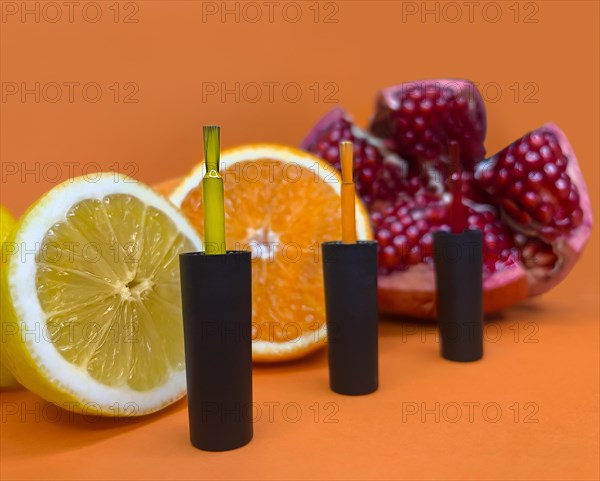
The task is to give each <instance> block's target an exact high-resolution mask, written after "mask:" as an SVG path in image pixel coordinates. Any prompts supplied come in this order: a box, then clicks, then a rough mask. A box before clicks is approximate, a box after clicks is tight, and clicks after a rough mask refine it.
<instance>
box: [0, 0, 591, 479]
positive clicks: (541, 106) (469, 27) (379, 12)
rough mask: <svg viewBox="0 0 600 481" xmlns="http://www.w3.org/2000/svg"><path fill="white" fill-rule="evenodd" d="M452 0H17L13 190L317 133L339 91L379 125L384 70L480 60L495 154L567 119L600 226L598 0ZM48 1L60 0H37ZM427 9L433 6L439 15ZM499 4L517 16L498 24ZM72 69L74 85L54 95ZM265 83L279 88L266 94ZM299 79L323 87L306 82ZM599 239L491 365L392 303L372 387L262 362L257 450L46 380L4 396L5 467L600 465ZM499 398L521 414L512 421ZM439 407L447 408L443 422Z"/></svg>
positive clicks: (434, 475)
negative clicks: (70, 409)
mask: <svg viewBox="0 0 600 481" xmlns="http://www.w3.org/2000/svg"><path fill="white" fill-rule="evenodd" d="M55 3H58V4H59V5H63V4H62V3H61V2H55ZM76 3H77V2H76ZM256 3H258V4H259V5H262V2H256ZM451 3H453V4H454V5H456V4H458V5H459V7H460V9H461V13H462V18H461V19H460V20H458V21H457V22H456V23H452V22H451V20H453V19H456V15H457V12H456V10H452V8H455V7H452V6H450V7H446V6H445V5H446V4H443V3H442V2H429V3H427V4H426V5H425V6H423V5H422V3H421V2H394V1H389V2H374V1H373V2H367V1H365V2H361V1H338V2H322V3H320V4H317V6H316V7H315V4H314V2H312V1H311V2H299V5H300V8H301V12H302V14H303V15H302V18H301V19H300V20H299V21H298V22H296V23H291V21H290V19H293V16H294V15H295V14H296V13H295V11H294V10H293V8H295V7H294V6H292V7H290V6H287V7H286V6H285V4H290V2H280V3H278V4H277V5H279V7H278V8H276V9H275V11H274V15H273V17H272V20H273V21H272V22H270V21H269V11H268V7H267V6H264V7H263V12H262V13H263V17H262V19H260V20H259V21H257V22H256V23H251V22H250V21H249V20H252V19H254V18H255V15H256V14H255V12H253V11H251V10H249V9H248V7H246V10H245V13H243V14H242V13H240V18H239V22H236V18H235V14H230V15H229V16H228V17H226V18H225V22H223V21H222V19H220V16H219V15H209V13H210V10H209V11H206V10H205V11H204V13H205V14H206V15H205V18H203V9H207V8H213V7H215V3H213V2H200V1H175V2H161V1H137V2H129V3H128V2H121V3H119V4H118V8H115V7H114V2H112V1H111V2H99V4H100V5H101V11H102V17H101V18H100V19H99V20H98V21H97V22H96V23H92V22H91V21H90V19H94V18H95V16H96V15H97V12H96V11H94V10H93V8H94V7H88V10H86V18H87V20H85V19H84V17H83V14H82V9H83V6H84V3H83V2H82V3H78V4H77V5H79V6H75V7H73V8H74V9H75V10H74V12H73V21H70V18H69V10H68V7H67V6H63V12H62V19H61V20H59V21H56V22H54V23H52V22H50V21H48V20H49V19H53V18H55V16H56V13H55V12H54V11H53V10H51V8H52V7H48V8H46V10H45V11H40V21H39V22H36V21H35V17H34V15H35V14H29V16H26V17H25V21H24V22H23V21H22V20H23V19H22V17H21V16H20V15H21V13H22V12H18V13H17V14H16V15H15V14H10V15H8V10H7V8H14V5H15V4H16V6H17V8H19V9H20V8H22V7H21V2H7V1H3V2H1V5H0V6H1V8H2V15H3V16H2V18H1V19H0V20H1V22H2V23H1V28H0V67H1V68H0V75H1V80H2V90H3V93H4V94H6V96H5V97H4V98H2V103H1V104H0V106H1V114H0V121H1V128H0V136H1V139H0V156H1V160H2V184H1V191H0V200H1V202H2V203H5V204H6V205H7V206H8V207H9V208H10V209H11V210H12V211H13V212H14V213H16V214H20V213H21V212H22V211H23V210H24V209H25V208H26V206H27V205H29V204H30V203H31V202H32V201H33V200H34V199H36V198H37V197H38V196H39V195H40V194H41V193H43V192H45V191H46V190H47V189H49V188H50V187H51V186H52V185H55V184H56V183H57V182H58V181H59V180H64V179H67V178H69V176H70V175H72V174H81V173H84V172H87V173H88V174H89V175H91V176H93V174H94V173H95V171H96V170H97V167H100V168H102V169H109V168H112V169H118V170H120V171H122V172H126V173H133V174H135V175H136V176H137V177H138V178H139V179H141V180H143V181H146V182H149V183H156V182H159V181H161V180H163V179H167V178H171V177H175V176H180V175H183V174H185V173H187V172H188V171H189V170H190V168H191V167H192V165H193V164H194V163H195V162H197V161H198V160H199V159H200V157H201V150H202V142H201V129H200V126H201V125H202V124H206V123H217V124H220V125H221V126H222V127H223V136H222V138H223V145H224V147H229V146H233V145H235V144H238V143H242V142H257V141H274V142H282V143H291V144H294V145H297V144H298V142H299V141H300V139H301V138H302V136H303V135H304V134H305V132H306V131H307V129H308V128H309V127H310V126H311V125H312V124H313V123H314V121H315V120H316V118H317V117H318V116H320V115H321V114H322V113H324V112H325V111H327V110H328V109H329V108H331V107H333V106H334V105H336V104H335V103H333V104H332V103H328V102H327V101H329V102H331V101H332V100H334V101H338V103H339V104H341V105H343V106H344V107H346V108H347V109H348V110H349V111H350V112H352V113H353V114H354V115H355V116H356V118H357V119H359V120H360V121H361V122H364V121H366V119H367V117H368V115H369V113H370V112H371V109H372V101H373V97H374V94H375V92H376V90H377V89H378V88H379V87H382V86H386V85H390V84H394V83H396V82H399V81H402V80H413V79H417V78H435V77H466V78H471V79H473V80H474V81H476V82H478V83H479V84H480V86H481V87H482V89H483V93H484V97H485V98H486V99H487V103H486V105H487V109H488V121H489V134H488V138H487V149H488V152H494V151H497V150H498V149H500V148H501V147H502V146H504V145H506V144H508V143H509V142H511V141H512V140H514V139H516V138H517V137H518V136H520V135H522V134H523V133H525V132H526V131H527V130H529V129H532V128H535V127H537V126H539V125H541V124H542V123H544V122H545V121H548V120H552V121H555V122H556V123H558V124H559V125H560V126H561V127H562V128H563V129H564V130H565V132H566V133H567V135H568V136H569V139H570V141H571V143H572V145H573V147H574V148H575V151H576V153H577V155H578V158H579V160H580V164H581V167H582V170H583V172H584V175H585V176H586V179H587V181H588V186H589V188H590V193H591V196H592V201H593V207H594V214H595V219H596V222H597V219H598V218H597V214H598V212H599V206H598V200H599V197H598V192H599V187H600V186H599V177H600V176H599V170H598V165H599V162H598V160H599V158H600V149H599V138H598V132H599V131H600V125H599V117H600V112H599V92H600V89H599V88H598V85H599V78H598V76H599V71H600V69H599V65H598V58H599V44H600V42H599V38H598V36H599V30H600V28H599V25H598V19H599V13H600V12H599V4H598V2H560V1H537V2H523V3H520V4H515V2H476V3H477V5H478V6H475V7H473V8H474V9H475V10H474V12H473V16H472V21H470V19H469V10H468V9H469V7H468V6H467V5H466V3H468V2H451ZM487 4H490V5H491V6H486V5H487ZM492 4H493V5H492ZM7 5H9V7H7ZM35 5H38V7H37V8H42V7H43V6H44V2H29V3H28V4H27V6H28V7H30V8H33V9H35V8H36V7H35ZM220 5H221V2H216V8H220ZM235 5H236V3H235V2H232V3H230V4H228V6H229V8H233V9H235V8H236V7H235ZM237 5H239V7H237V8H242V7H243V5H244V4H241V3H240V4H237ZM448 5H450V4H448ZM515 5H516V6H515ZM284 7H285V8H287V9H288V10H287V11H286V15H287V17H286V18H287V19H286V18H284V17H283V14H282V11H283V8H284ZM111 8H112V9H111ZM311 8H312V10H311ZM413 8H416V9H417V10H420V11H419V12H418V13H416V14H413V13H410V12H412V9H413ZM424 8H429V9H430V10H432V11H433V12H434V13H432V14H427V15H425V18H424V19H423V18H422V14H423V13H426V12H424ZM436 8H437V9H438V12H439V18H436V17H435V11H436V10H435V9H436ZM484 8H486V12H485V15H484V14H483V9H484ZM498 8H500V12H501V14H502V16H501V18H500V19H498V21H496V22H495V23H493V22H492V21H491V20H493V19H495V18H496V17H497V12H498ZM407 9H408V10H407ZM315 12H318V13H319V19H318V21H317V22H315V21H314V15H315ZM116 13H118V14H119V17H118V19H115V14H116ZM516 14H518V18H515V15H516ZM325 19H328V20H337V23H325ZM115 20H118V21H115ZM125 20H138V21H137V23H125ZM532 20H537V22H536V23H531V21H532ZM36 82H39V83H40V87H39V88H40V89H41V90H40V99H39V100H40V101H39V102H36V101H35V100H36V99H35V94H27V95H25V98H24V101H23V98H22V96H21V93H22V91H20V92H19V93H17V94H10V95H9V92H10V91H12V90H11V89H13V88H15V85H16V86H17V87H16V88H19V89H21V87H22V86H24V87H25V88H28V89H31V88H34V89H35V84H36ZM53 82H54V83H59V84H61V85H63V86H62V87H61V90H62V96H63V97H62V99H61V100H60V101H56V102H54V103H53V102H51V100H53V99H54V98H56V90H52V89H53V88H54V89H55V86H53V85H52V83H53ZM65 82H67V83H71V82H73V83H78V84H79V86H80V87H77V86H75V85H74V84H70V85H73V89H74V94H73V97H72V98H73V101H72V102H71V101H70V99H69V88H68V87H67V86H65V85H64V84H65ZM91 82H95V83H96V84H97V85H98V86H100V88H101V90H102V97H101V98H100V99H99V100H98V101H97V102H95V103H94V102H91V100H92V99H94V97H95V95H96V92H97V88H96V86H94V85H92V84H91V86H88V87H87V89H88V90H87V91H86V97H85V98H84V96H83V95H82V92H81V86H83V85H84V84H87V83H91ZM236 82H239V83H240V87H239V88H240V95H239V98H235V94H227V95H226V96H225V98H224V99H221V97H220V95H213V94H210V92H212V91H213V90H214V88H215V85H216V86H217V87H216V88H218V89H220V87H221V84H223V85H222V86H223V87H224V88H227V89H235V88H236V85H235V84H236ZM277 83H278V85H279V86H277V85H275V84H277ZM291 83H295V84H296V85H292V84H291ZM255 84H259V85H260V86H262V94H263V96H262V98H261V99H259V100H257V101H253V100H255V99H256V85H255ZM286 84H290V85H288V87H287V88H288V89H289V90H288V91H287V93H286V96H284V95H283V94H282V87H283V86H284V85H286ZM268 85H272V86H273V89H274V93H273V96H272V97H271V98H269V90H268V88H269V87H268ZM298 86H299V87H300V89H301V92H302V97H301V98H299V99H295V97H296V96H297V95H296V93H297V89H298ZM95 88H96V90H94V89H95ZM7 89H8V90H7ZM44 89H45V90H44ZM211 89H212V90H211ZM244 89H245V90H244ZM253 89H254V90H253ZM294 89H296V90H294ZM203 90H204V94H205V95H204V98H203ZM117 94H118V95H117ZM125 100H128V102H125ZM131 100H137V102H136V103H131V102H130V101H131ZM271 100H272V101H271ZM293 100H296V101H293ZM26 170H27V171H28V172H30V173H29V174H26V175H25V171H26ZM15 171H16V172H15ZM599 251H600V249H599V243H598V230H597V229H595V230H594V231H593V235H592V238H591V239H590V244H589V245H588V247H587V249H586V252H585V254H584V258H583V259H582V261H581V262H580V263H579V264H578V265H577V267H576V268H575V270H574V271H573V273H572V274H571V275H570V277H569V278H568V279H567V280H566V281H565V282H564V283H562V284H561V285H560V286H559V287H557V288H556V289H554V290H553V291H552V292H551V293H549V294H548V295H545V296H544V297H542V298H540V299H536V300H532V301H530V302H528V303H525V304H523V305H521V306H517V307H514V308H512V309H509V310H507V311H505V312H504V313H503V314H502V315H499V316H496V317H494V318H493V319H491V320H490V321H489V324H488V329H487V331H486V334H487V335H486V338H487V341H486V346H485V347H486V354H485V358H484V360H483V361H481V362H478V363H475V364H465V365H462V364H454V363H450V362H447V361H444V360H442V359H441V358H440V357H439V355H438V353H437V350H438V345H437V343H436V341H435V339H434V335H433V332H432V331H431V330H430V327H428V326H429V325H421V324H416V323H410V322H406V321H404V320H401V319H382V322H381V344H380V350H381V351H380V352H381V364H380V375H381V389H380V390H379V391H378V392H377V393H375V394H373V395H370V396H366V397H360V398H349V397H342V396H339V395H335V394H333V393H331V392H330V391H329V390H328V387H327V369H326V355H325V353H324V352H323V351H321V352H319V353H316V354H315V355H314V356H312V357H310V358H308V359H305V360H303V361H299V362H295V363H291V364H287V365H285V366H272V367H264V366H257V367H256V369H255V376H254V392H255V402H256V403H257V409H256V415H257V417H258V415H259V414H260V415H261V416H260V419H257V420H256V429H255V439H254V440H253V441H252V443H251V444H249V445H248V446H247V447H245V448H243V449H240V450H237V451H232V452H227V453H205V452H201V451H197V450H194V449H193V448H192V447H191V446H190V444H189V442H188V440H187V419H186V410H185V401H182V402H180V403H179V404H177V405H176V406H173V407H172V408H171V409H169V410H168V411H166V412H164V413H161V414H158V415H155V416H152V417H150V418H148V419H144V420H134V421H129V422H127V421H117V420H113V419H108V420H100V421H95V420H94V419H91V418H85V417H77V416H74V415H73V416H71V415H70V414H68V413H66V412H62V411H56V410H54V409H53V408H52V407H49V406H47V405H45V404H43V403H42V402H41V401H40V399H38V398H36V397H35V396H34V395H32V394H29V393H26V392H15V393H2V395H1V409H2V411H1V415H2V419H1V422H0V430H1V432H0V477H1V478H2V479H19V478H21V479H26V478H27V479H126V478H132V479H146V478H147V479H159V478H163V479H167V478H173V479H199V478H204V479H238V478H240V479H260V478H265V479H305V478H318V479H326V478H335V479H358V478H374V479H598V477H599V475H600V473H599V465H598V463H599V458H598V452H599V449H598V448H599V446H598V437H599V418H598V408H599V398H598V393H599V386H598V379H599V372H598V371H599V369H598V365H599V330H598V320H599V317H600V313H599V305H598V304H599V295H598V292H599V288H600V282H599V266H598V263H599ZM498 336H500V337H499V339H497V338H498ZM515 336H517V337H515ZM536 340H537V342H528V341H536ZM494 341H495V342H494ZM294 403H296V404H294ZM436 403H439V404H436ZM455 403H457V404H458V407H460V409H461V411H460V412H459V411H457V404H455ZM465 403H467V404H465ZM471 403H479V405H478V406H476V405H475V404H471ZM490 403H491V404H490ZM494 403H495V404H494ZM528 403H530V404H528ZM269 406H272V414H273V417H272V418H270V417H269ZM438 406H439V407H438ZM469 406H472V409H473V411H472V413H473V415H472V417H471V419H472V422H470V416H469V414H470V412H469ZM484 406H485V409H484ZM498 408H500V409H501V412H502V417H501V419H499V420H497V422H492V421H494V420H495V418H496V417H497V414H496V413H497V409H498ZM15 410H16V413H15V414H11V413H13V412H14V411H15ZM415 410H417V411H418V413H417V414H410V413H411V412H413V411H415ZM424 410H429V411H432V412H431V413H430V414H427V415H426V416H425V417H424V418H422V417H421V415H422V413H423V412H424ZM298 412H299V413H300V419H299V420H297V422H292V421H293V420H294V419H295V417H297V413H298ZM315 412H316V413H317V414H318V418H315ZM436 412H439V416H440V417H439V419H435V413H436ZM36 413H39V417H38V418H37V419H36ZM457 414H460V415H461V416H460V418H458V419H457ZM516 414H518V418H517V419H515V415H516ZM403 415H404V416H403ZM535 420H537V421H538V422H525V421H535ZM326 421H337V422H326ZM438 421H439V422H438ZM452 421H456V422H452Z"/></svg>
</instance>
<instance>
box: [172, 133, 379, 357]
mask: <svg viewBox="0 0 600 481" xmlns="http://www.w3.org/2000/svg"><path fill="white" fill-rule="evenodd" d="M203 169H204V163H203V162H202V163H200V164H199V165H198V166H197V167H196V168H195V169H194V170H193V171H192V172H191V174H190V175H189V176H188V177H186V178H185V179H184V180H183V181H182V182H181V183H180V185H179V186H178V187H176V188H175V190H174V191H173V192H172V194H171V200H172V201H173V203H174V204H175V205H178V206H180V207H181V209H182V211H183V212H184V214H185V215H187V217H188V218H189V219H190V221H191V222H192V224H193V225H194V226H195V227H196V229H198V231H199V232H200V233H202V231H203V217H204V215H203V205H202V177H203V176H204V170H203ZM221 174H222V176H223V180H224V186H225V216H226V236H227V239H226V241H227V248H228V249H230V250H237V249H250V250H252V253H253V265H252V305H253V307H252V309H253V319H252V334H253V345H252V353H253V359H254V360H258V361H280V360H286V359H292V358H297V357H300V356H303V355H305V354H307V353H308V352H310V351H312V350H314V349H316V348H318V347H319V346H323V345H325V341H326V331H325V306H324V304H325V301H324V294H323V278H322V266H321V259H320V243H321V242H325V241H330V240H336V239H340V237H341V226H340V182H341V180H340V178H339V176H338V174H337V172H336V171H335V170H334V169H333V167H331V166H330V165H329V164H328V163H326V162H323V161H321V160H319V159H318V158H316V157H313V156H312V155H310V154H307V153H305V152H302V151H300V150H296V149H294V148H290V147H283V146H278V145H268V144H266V145H249V146H242V147H238V148H235V149H232V150H228V151H225V152H223V153H222V155H221ZM355 212H356V230H357V236H358V238H359V239H370V238H371V236H372V233H371V228H370V224H369V218H368V215H367V212H366V210H365V208H364V207H363V205H362V203H361V202H360V201H359V200H357V201H356V209H355ZM232 302H235V300H234V299H232Z"/></svg>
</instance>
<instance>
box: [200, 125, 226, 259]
mask: <svg viewBox="0 0 600 481" xmlns="http://www.w3.org/2000/svg"><path fill="white" fill-rule="evenodd" d="M203 133H204V160H205V162H206V174H205V175H204V178H203V179H202V195H203V204H204V252H205V253H206V254H225V252H226V250H227V248H226V245H225V203H224V195H223V178H222V177H221V174H220V173H219V170H220V165H219V164H220V162H221V129H220V127H218V126H216V125H208V126H205V127H204V128H203Z"/></svg>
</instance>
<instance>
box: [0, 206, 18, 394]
mask: <svg viewBox="0 0 600 481" xmlns="http://www.w3.org/2000/svg"><path fill="white" fill-rule="evenodd" d="M14 225H15V219H13V216H12V215H10V212H9V211H8V210H7V209H6V208H5V207H4V206H3V205H0V247H1V248H2V250H1V252H0V255H1V256H2V259H0V282H2V276H1V274H2V271H4V268H5V265H6V260H7V255H6V252H7V251H8V245H6V244H5V241H6V240H7V239H8V236H9V235H10V232H11V230H12V228H13V227H14ZM5 305H6V302H5V300H4V295H3V294H2V291H1V290H0V322H4V319H5V315H4V310H5V307H4V306H5ZM18 386H19V383H18V382H17V380H16V379H15V377H14V376H13V375H12V373H11V372H10V370H9V369H8V368H7V367H6V365H5V362H4V356H2V352H1V351H0V389H15V388H17V387H18Z"/></svg>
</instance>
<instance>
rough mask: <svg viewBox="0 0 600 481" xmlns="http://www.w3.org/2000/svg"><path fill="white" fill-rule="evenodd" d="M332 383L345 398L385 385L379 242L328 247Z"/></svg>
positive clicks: (326, 272)
mask: <svg viewBox="0 0 600 481" xmlns="http://www.w3.org/2000/svg"><path fill="white" fill-rule="evenodd" d="M322 252H323V274H324V279H323V280H324V285H325V305H326V314H327V340H328V341H327V346H328V347H327V349H328V356H329V384H330V387H331V389H332V390H333V391H335V392H337V393H340V394H349V395H359V394H368V393H371V392H373V391H375V390H377V387H378V385H379V375H378V349H377V242H376V241H358V242H357V243H353V244H343V243H341V242H325V243H323V244H322Z"/></svg>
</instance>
